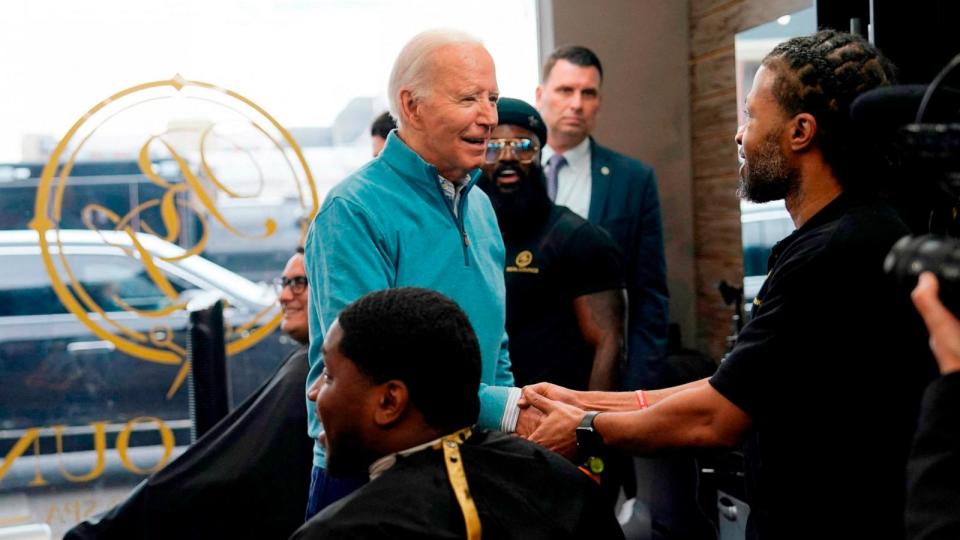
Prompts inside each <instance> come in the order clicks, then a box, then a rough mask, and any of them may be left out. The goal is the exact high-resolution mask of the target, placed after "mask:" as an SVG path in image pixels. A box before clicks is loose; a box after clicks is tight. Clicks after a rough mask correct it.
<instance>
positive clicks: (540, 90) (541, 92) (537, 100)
mask: <svg viewBox="0 0 960 540" xmlns="http://www.w3.org/2000/svg"><path fill="white" fill-rule="evenodd" d="M542 95H543V85H542V84H538V85H537V99H536V101H535V102H534V106H535V107H536V108H537V110H538V111H539V110H540V96H542Z"/></svg>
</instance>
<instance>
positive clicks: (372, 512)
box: [293, 431, 623, 540]
mask: <svg viewBox="0 0 960 540" xmlns="http://www.w3.org/2000/svg"><path fill="white" fill-rule="evenodd" d="M460 454H461V456H462V458H463V467H464V469H465V471H466V475H467V482H468V483H469V485H470V493H471V494H472V496H473V500H474V502H475V504H476V507H477V512H478V513H479V515H480V524H481V526H482V529H483V534H482V536H483V538H489V539H494V538H495V539H510V538H516V539H518V540H519V539H523V540H536V539H539V538H543V539H553V540H557V539H564V538H571V539H572V538H589V539H591V540H592V539H606V538H620V539H622V538H623V532H622V531H621V529H620V525H619V524H618V523H617V520H616V518H615V517H614V515H613V511H612V509H611V508H610V507H609V506H608V505H606V504H604V502H603V498H602V497H601V496H600V490H599V487H598V486H597V485H596V484H595V483H594V482H593V481H592V480H590V479H589V478H587V476H586V475H585V474H583V473H582V472H580V471H579V470H577V468H576V467H575V466H573V465H572V464H571V463H570V462H568V461H567V460H565V459H563V458H562V457H560V456H559V455H557V454H554V453H552V452H549V451H547V450H545V449H544V448H543V447H541V446H538V445H535V444H533V443H531V442H528V441H526V440H523V439H521V438H519V437H515V436H512V435H505V434H502V433H492V432H486V431H477V432H474V434H473V436H472V437H470V438H469V439H468V440H467V441H466V442H465V443H464V444H463V445H462V446H461V447H460ZM465 534H466V531H465V526H464V521H463V514H461V511H460V506H459V505H458V503H457V500H456V498H455V495H454V493H453V489H452V488H451V487H450V482H449V480H448V478H447V472H446V468H445V466H444V461H443V452H442V451H440V450H437V449H432V448H428V449H425V450H422V451H420V452H416V453H414V454H411V455H409V456H407V457H399V458H398V459H397V463H396V464H395V465H394V466H393V467H391V468H390V469H388V470H387V471H386V472H384V473H383V474H382V475H381V476H379V477H377V478H376V479H375V480H373V481H371V482H370V483H368V484H367V485H365V486H363V487H362V488H360V490H358V491H356V492H354V493H353V494H351V495H350V496H349V497H347V498H345V499H342V500H340V501H338V502H336V503H335V504H333V505H331V506H329V507H327V508H326V509H324V510H323V511H322V512H321V513H319V514H317V515H316V516H314V518H313V519H311V520H310V521H308V522H307V523H306V524H305V525H304V526H303V527H301V528H300V530H298V531H297V532H296V534H294V536H293V538H295V539H336V538H364V539H370V538H410V539H413V538H464V537H465Z"/></svg>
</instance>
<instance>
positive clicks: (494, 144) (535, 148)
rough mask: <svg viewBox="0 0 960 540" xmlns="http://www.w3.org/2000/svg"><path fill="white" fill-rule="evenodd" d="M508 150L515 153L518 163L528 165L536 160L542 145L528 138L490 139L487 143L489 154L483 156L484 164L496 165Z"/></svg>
mask: <svg viewBox="0 0 960 540" xmlns="http://www.w3.org/2000/svg"><path fill="white" fill-rule="evenodd" d="M507 149H509V150H510V152H512V153H513V157H514V158H515V159H516V160H517V161H519V162H520V163H523V164H527V163H532V162H533V160H534V159H536V157H537V152H539V151H540V145H539V144H537V143H536V142H534V141H532V140H530V139H527V138H518V139H490V141H489V142H488V143H487V152H486V154H484V156H483V161H484V163H496V162H497V160H499V159H500V156H502V155H503V153H504V152H505V151H506V150H507Z"/></svg>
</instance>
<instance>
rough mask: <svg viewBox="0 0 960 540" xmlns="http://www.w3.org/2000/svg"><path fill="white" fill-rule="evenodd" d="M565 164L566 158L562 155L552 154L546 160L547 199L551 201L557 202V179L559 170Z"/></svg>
mask: <svg viewBox="0 0 960 540" xmlns="http://www.w3.org/2000/svg"><path fill="white" fill-rule="evenodd" d="M566 164H567V158H565V157H563V155H562V154H554V155H552V156H550V159H548V160H547V197H550V200H551V201H556V200H557V186H558V183H557V179H558V177H559V174H560V169H561V168H562V167H563V166H564V165H566Z"/></svg>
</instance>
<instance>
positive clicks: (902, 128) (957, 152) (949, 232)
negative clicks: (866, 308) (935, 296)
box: [852, 55, 960, 317]
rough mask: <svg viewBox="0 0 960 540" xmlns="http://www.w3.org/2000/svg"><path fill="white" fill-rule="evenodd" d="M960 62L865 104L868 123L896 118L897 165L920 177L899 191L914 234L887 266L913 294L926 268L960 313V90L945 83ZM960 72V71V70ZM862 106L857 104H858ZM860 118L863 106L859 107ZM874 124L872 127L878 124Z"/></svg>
mask: <svg viewBox="0 0 960 540" xmlns="http://www.w3.org/2000/svg"><path fill="white" fill-rule="evenodd" d="M958 66H960V55H957V56H956V57H955V58H954V59H953V60H952V61H951V62H950V63H949V64H948V65H947V66H946V67H945V68H944V69H943V71H941V72H940V74H939V75H937V77H936V78H935V79H934V81H933V82H932V83H931V84H930V85H929V86H904V87H892V88H887V89H882V90H881V92H879V93H877V94H875V95H874V96H872V97H870V96H866V95H865V96H861V97H866V98H867V99H866V100H865V102H864V103H862V104H861V107H860V108H859V114H860V116H861V120H862V121H861V124H862V125H865V126H869V125H871V124H873V125H876V124H877V122H879V121H880V120H879V119H880V118H883V117H884V113H890V112H893V111H897V112H898V113H897V114H890V115H887V120H888V121H894V122H896V124H897V125H896V126H895V131H893V133H894V139H893V144H892V147H893V157H894V159H893V160H892V162H893V163H895V164H896V165H897V167H896V168H895V172H896V174H897V175H898V176H899V177H900V178H910V179H916V180H915V181H914V182H913V184H912V185H906V184H903V183H900V184H899V185H898V186H896V187H895V188H894V189H892V190H891V191H892V193H891V194H892V199H893V202H894V205H895V206H897V209H898V210H899V211H900V213H901V215H902V216H903V218H904V221H905V222H907V224H908V226H909V227H910V229H911V230H912V231H913V233H914V234H917V235H919V236H906V237H904V238H901V239H900V240H899V241H898V242H897V243H896V244H895V245H894V246H893V248H892V249H891V250H890V253H889V254H888V255H887V258H886V260H885V261H884V270H886V272H887V273H888V274H891V275H893V276H894V278H895V279H896V280H897V282H898V283H899V284H900V286H901V287H902V288H903V289H905V290H906V291H910V290H912V289H913V288H914V287H915V286H916V284H917V279H918V277H919V276H920V274H921V273H922V272H932V273H933V274H934V275H936V276H937V281H938V282H939V283H940V299H941V301H942V302H943V304H944V305H945V306H946V307H947V308H948V309H949V310H950V311H951V312H952V313H953V314H954V315H956V316H958V317H960V90H958V89H957V87H956V86H953V87H951V86H949V85H947V84H945V80H946V78H947V76H948V75H950V73H951V72H952V71H954V70H955V68H957V67H958ZM958 71H960V70H958ZM854 108H856V103H855V104H854ZM852 114H853V116H854V120H855V121H856V120H857V118H856V116H857V111H856V110H854V111H852ZM871 127H872V126H871Z"/></svg>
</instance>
